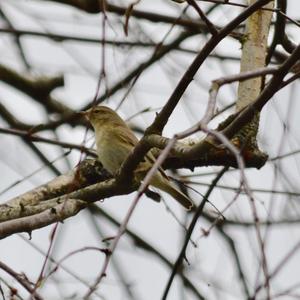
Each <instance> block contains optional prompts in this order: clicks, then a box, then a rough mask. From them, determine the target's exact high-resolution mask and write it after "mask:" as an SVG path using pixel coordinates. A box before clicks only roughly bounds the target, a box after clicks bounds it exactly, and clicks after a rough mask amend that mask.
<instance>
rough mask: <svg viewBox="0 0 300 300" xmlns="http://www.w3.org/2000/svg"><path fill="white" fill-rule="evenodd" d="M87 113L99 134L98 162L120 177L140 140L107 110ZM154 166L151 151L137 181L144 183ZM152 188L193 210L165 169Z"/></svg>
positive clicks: (160, 169)
mask: <svg viewBox="0 0 300 300" xmlns="http://www.w3.org/2000/svg"><path fill="white" fill-rule="evenodd" d="M83 113H84V115H85V117H86V118H87V119H88V121H89V122H90V123H91V125H92V127H93V128H94V131H95V140H96V148H97V149H96V151H97V156H98V160H99V161H100V162H101V163H102V165H103V167H104V168H105V169H106V170H107V171H108V172H109V173H111V174H112V175H116V174H117V172H118V170H119V169H120V167H121V165H122V163H123V162H124V161H125V160H126V158H127V157H128V155H129V154H130V153H131V152H132V151H133V149H134V147H135V146H136V145H137V143H138V138H137V137H136V136H135V134H134V133H133V131H132V130H131V129H130V128H129V126H128V125H127V124H126V122H125V121H124V120H123V119H122V118H121V117H120V116H119V115H118V114H117V113H116V112H115V111H114V110H112V109H111V108H109V107H107V106H103V105H98V106H94V107H92V108H90V109H89V110H87V111H85V112H83ZM154 162H155V158H154V156H153V154H152V152H151V150H150V151H149V152H148V153H147V154H146V156H145V158H144V160H143V161H142V162H141V163H140V164H139V165H138V167H137V169H136V171H135V178H136V179H137V180H138V181H142V180H143V178H144V176H145V175H146V174H147V171H149V170H150V169H151V167H152V166H153V164H154ZM150 186H153V187H155V188H158V189H160V190H162V191H164V192H166V193H168V194H169V195H171V196H172V197H173V198H174V199H175V200H176V201H178V202H179V203H180V204H181V205H182V206H183V207H184V208H185V209H187V210H190V209H191V208H192V206H193V203H192V202H191V200H190V199H189V197H188V196H186V195H185V194H184V193H182V192H181V191H179V190H178V189H177V188H176V187H175V185H174V184H173V183H172V182H171V181H170V179H169V177H168V176H167V174H166V173H165V172H164V170H163V169H162V168H159V169H158V171H157V172H156V173H155V174H154V175H153V177H152V178H151V180H150Z"/></svg>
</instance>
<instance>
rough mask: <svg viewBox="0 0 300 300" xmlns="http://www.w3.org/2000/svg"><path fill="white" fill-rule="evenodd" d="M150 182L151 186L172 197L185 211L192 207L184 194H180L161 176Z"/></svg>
mask: <svg viewBox="0 0 300 300" xmlns="http://www.w3.org/2000/svg"><path fill="white" fill-rule="evenodd" d="M155 177H156V176H154V178H153V179H154V180H153V179H152V180H151V183H150V184H151V185H153V186H155V187H156V188H158V189H160V190H162V191H164V192H166V193H168V194H169V195H170V196H172V197H173V198H174V199H175V200H176V201H178V202H179V203H180V204H181V205H182V206H183V207H185V208H186V209H187V210H190V209H191V208H192V207H193V203H192V201H191V200H190V199H189V198H188V196H186V195H185V194H184V193H182V192H180V191H179V190H178V189H177V188H176V187H174V186H173V184H172V183H171V182H170V181H169V180H168V179H166V178H164V177H163V176H157V177H158V178H155Z"/></svg>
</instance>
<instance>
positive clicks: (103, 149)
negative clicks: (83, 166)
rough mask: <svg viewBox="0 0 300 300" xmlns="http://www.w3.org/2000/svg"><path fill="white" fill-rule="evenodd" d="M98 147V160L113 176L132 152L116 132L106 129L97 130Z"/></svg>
mask: <svg viewBox="0 0 300 300" xmlns="http://www.w3.org/2000/svg"><path fill="white" fill-rule="evenodd" d="M96 146H97V154H98V159H99V160H100V162H101V163H102V165H103V167H104V168H105V169H106V170H107V171H109V172H110V173H111V174H115V173H116V172H117V171H118V170H119V168H120V166H121V165H122V163H123V161H124V160H125V159H126V158H127V156H128V155H129V153H130V151H131V149H130V148H129V147H128V145H126V143H124V141H122V140H121V139H120V138H119V137H118V135H117V134H116V133H115V131H114V130H109V129H108V128H105V127H104V128H101V129H99V130H96Z"/></svg>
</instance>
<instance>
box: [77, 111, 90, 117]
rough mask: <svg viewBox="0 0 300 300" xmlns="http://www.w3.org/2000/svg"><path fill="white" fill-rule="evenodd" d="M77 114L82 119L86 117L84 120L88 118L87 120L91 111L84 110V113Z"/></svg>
mask: <svg viewBox="0 0 300 300" xmlns="http://www.w3.org/2000/svg"><path fill="white" fill-rule="evenodd" d="M77 114H78V115H79V116H80V117H84V118H86V119H88V118H89V111H85V110H82V111H78V112H77Z"/></svg>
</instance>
